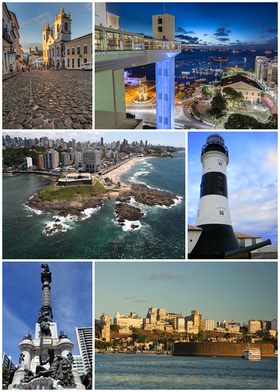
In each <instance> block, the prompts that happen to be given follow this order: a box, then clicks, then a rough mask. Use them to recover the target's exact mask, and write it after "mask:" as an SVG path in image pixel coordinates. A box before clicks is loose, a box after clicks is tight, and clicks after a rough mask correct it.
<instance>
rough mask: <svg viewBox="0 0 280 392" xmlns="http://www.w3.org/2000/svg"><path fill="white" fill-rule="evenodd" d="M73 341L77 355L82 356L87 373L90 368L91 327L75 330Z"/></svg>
mask: <svg viewBox="0 0 280 392" xmlns="http://www.w3.org/2000/svg"><path fill="white" fill-rule="evenodd" d="M75 341H76V348H77V353H78V355H81V356H82V358H83V363H84V369H85V371H87V370H88V369H89V368H90V367H91V366H92V327H79V328H75Z"/></svg>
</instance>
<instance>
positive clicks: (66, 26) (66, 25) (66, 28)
mask: <svg viewBox="0 0 280 392" xmlns="http://www.w3.org/2000/svg"><path fill="white" fill-rule="evenodd" d="M64 30H65V31H68V24H67V23H66V22H65V23H64Z"/></svg>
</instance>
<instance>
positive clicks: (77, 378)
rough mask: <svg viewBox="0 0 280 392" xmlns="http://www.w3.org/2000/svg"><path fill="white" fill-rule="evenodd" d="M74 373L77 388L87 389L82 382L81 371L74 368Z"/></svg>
mask: <svg viewBox="0 0 280 392" xmlns="http://www.w3.org/2000/svg"><path fill="white" fill-rule="evenodd" d="M72 374H73V376H74V381H75V384H76V387H75V389H81V390H82V389H83V390H84V389H86V387H85V386H84V385H83V384H82V383H81V379H80V376H79V373H78V372H77V370H74V369H72Z"/></svg>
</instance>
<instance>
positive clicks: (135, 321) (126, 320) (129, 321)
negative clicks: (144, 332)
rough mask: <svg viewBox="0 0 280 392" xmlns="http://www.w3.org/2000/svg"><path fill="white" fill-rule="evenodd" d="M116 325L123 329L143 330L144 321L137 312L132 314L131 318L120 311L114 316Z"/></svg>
mask: <svg viewBox="0 0 280 392" xmlns="http://www.w3.org/2000/svg"><path fill="white" fill-rule="evenodd" d="M114 324H117V325H119V326H120V327H121V328H128V327H134V328H142V327H143V319H142V317H139V316H138V314H137V313H135V312H130V315H129V316H125V315H122V314H120V313H119V311H117V312H116V314H115V316H114Z"/></svg>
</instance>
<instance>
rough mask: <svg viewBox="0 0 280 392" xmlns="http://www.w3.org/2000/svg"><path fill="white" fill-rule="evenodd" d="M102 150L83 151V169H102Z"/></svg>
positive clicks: (91, 171)
mask: <svg viewBox="0 0 280 392" xmlns="http://www.w3.org/2000/svg"><path fill="white" fill-rule="evenodd" d="M100 162H101V158H100V151H98V150H95V151H86V152H84V153H83V171H85V172H89V173H96V172H98V171H99V170H100Z"/></svg>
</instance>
